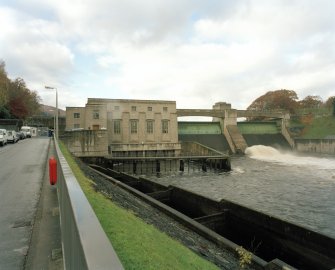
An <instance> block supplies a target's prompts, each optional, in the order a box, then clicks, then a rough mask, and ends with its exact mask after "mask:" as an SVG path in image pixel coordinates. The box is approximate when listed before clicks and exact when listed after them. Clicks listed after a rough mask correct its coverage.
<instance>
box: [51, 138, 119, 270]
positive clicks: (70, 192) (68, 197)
mask: <svg viewBox="0 0 335 270" xmlns="http://www.w3.org/2000/svg"><path fill="white" fill-rule="evenodd" d="M55 148H56V154H57V161H58V162H57V172H58V183H57V190H58V200H59V209H60V225H61V239H62V249H63V259H64V268H65V269H112V270H116V269H120V270H121V269H124V268H123V266H122V264H121V262H120V260H119V258H118V256H117V254H116V252H115V251H114V249H113V247H112V245H111V243H110V241H109V239H108V238H107V236H106V234H105V232H104V231H103V229H102V227H101V225H100V223H99V221H98V219H97V217H96V215H95V213H94V211H93V209H92V207H91V205H90V204H89V202H88V200H87V198H86V196H85V194H84V192H83V191H82V189H81V187H80V185H79V183H78V182H77V179H76V178H75V176H74V175H73V173H72V170H71V169H70V167H69V165H68V163H67V162H66V160H65V158H64V156H63V154H62V152H61V151H60V148H59V146H58V142H57V140H56V139H55Z"/></svg>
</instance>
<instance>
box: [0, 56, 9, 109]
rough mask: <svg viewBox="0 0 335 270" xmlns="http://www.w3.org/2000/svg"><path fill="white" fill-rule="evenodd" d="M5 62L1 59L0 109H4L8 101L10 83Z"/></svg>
mask: <svg viewBox="0 0 335 270" xmlns="http://www.w3.org/2000/svg"><path fill="white" fill-rule="evenodd" d="M5 66H6V65H5V62H4V61H2V60H0V108H1V109H0V110H3V109H4V107H5V105H6V104H7V102H8V83H9V79H8V77H7V72H6V69H5Z"/></svg>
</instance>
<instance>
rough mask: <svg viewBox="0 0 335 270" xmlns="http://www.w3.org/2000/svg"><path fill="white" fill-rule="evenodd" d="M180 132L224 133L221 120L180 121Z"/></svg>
mask: <svg viewBox="0 0 335 270" xmlns="http://www.w3.org/2000/svg"><path fill="white" fill-rule="evenodd" d="M178 134H179V135H181V134H222V131H221V127H220V122H178Z"/></svg>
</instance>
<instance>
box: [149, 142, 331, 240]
mask: <svg viewBox="0 0 335 270" xmlns="http://www.w3.org/2000/svg"><path fill="white" fill-rule="evenodd" d="M231 163H232V171H230V172H225V173H220V174H218V173H215V172H202V171H200V170H194V171H192V170H190V171H189V172H188V173H179V174H176V175H169V176H167V175H165V176H164V175H163V176H160V177H152V176H151V177H150V179H152V180H155V181H157V182H159V183H161V184H164V185H175V186H178V187H181V188H184V189H187V190H190V191H193V192H195V193H198V194H201V195H203V196H205V197H209V198H212V199H215V200H220V199H226V200H230V201H233V202H235V203H238V204H241V205H244V206H247V207H249V208H253V209H256V210H258V211H261V212H264V213H267V214H270V215H273V216H276V217H279V218H281V219H284V220H287V221H289V222H291V223H295V224H298V225H300V226H303V227H306V228H310V229H312V230H314V231H317V232H320V233H322V234H325V235H328V236H330V237H332V238H335V157H334V156H307V155H301V154H299V155H298V154H294V153H292V152H287V153H284V152H279V151H278V150H276V149H274V148H271V147H266V146H253V147H250V148H248V149H247V151H246V155H245V156H235V157H232V160H231Z"/></svg>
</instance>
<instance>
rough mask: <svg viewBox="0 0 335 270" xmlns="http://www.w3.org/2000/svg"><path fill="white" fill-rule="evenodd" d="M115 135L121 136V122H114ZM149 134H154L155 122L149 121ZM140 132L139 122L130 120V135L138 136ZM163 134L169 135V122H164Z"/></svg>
mask: <svg viewBox="0 0 335 270" xmlns="http://www.w3.org/2000/svg"><path fill="white" fill-rule="evenodd" d="M113 123H114V124H113V131H114V134H121V120H114V122H113ZM146 130H147V133H148V134H152V133H154V120H147V129H146ZM137 132H138V120H130V133H131V134H136V133H137ZM162 133H164V134H167V133H169V120H162Z"/></svg>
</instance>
